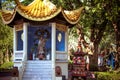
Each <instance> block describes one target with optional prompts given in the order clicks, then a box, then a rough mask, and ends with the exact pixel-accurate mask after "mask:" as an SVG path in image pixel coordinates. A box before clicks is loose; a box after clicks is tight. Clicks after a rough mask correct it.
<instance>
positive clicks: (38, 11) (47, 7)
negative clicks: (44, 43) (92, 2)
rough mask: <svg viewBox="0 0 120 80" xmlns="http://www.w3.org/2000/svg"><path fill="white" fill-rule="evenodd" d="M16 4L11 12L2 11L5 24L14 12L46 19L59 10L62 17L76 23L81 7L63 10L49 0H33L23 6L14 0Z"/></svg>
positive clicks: (31, 18)
mask: <svg viewBox="0 0 120 80" xmlns="http://www.w3.org/2000/svg"><path fill="white" fill-rule="evenodd" d="M15 2H16V4H17V6H16V8H15V9H14V11H12V12H7V11H4V10H3V11H2V19H3V21H4V23H5V24H9V23H10V22H12V20H13V18H14V17H15V14H16V12H18V13H19V14H20V15H21V16H22V17H24V18H26V19H28V20H33V21H46V20H49V19H52V18H54V17H55V16H57V15H58V14H59V13H60V12H62V14H63V16H64V18H65V19H66V20H67V21H68V22H69V23H70V24H76V23H77V22H78V21H79V19H80V14H81V11H82V10H83V7H80V8H79V9H76V10H73V11H67V10H63V9H62V8H61V7H58V8H57V6H56V5H54V4H53V3H51V2H50V1H49V0H34V1H33V2H32V3H31V4H29V5H27V6H24V5H23V4H21V3H20V2H19V0H15Z"/></svg>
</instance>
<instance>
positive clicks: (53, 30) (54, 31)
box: [52, 23, 56, 80]
mask: <svg viewBox="0 0 120 80" xmlns="http://www.w3.org/2000/svg"><path fill="white" fill-rule="evenodd" d="M55 54H56V24H55V23H52V70H53V71H52V80H55V78H56V76H55V59H56V55H55Z"/></svg>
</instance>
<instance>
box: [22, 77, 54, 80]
mask: <svg viewBox="0 0 120 80" xmlns="http://www.w3.org/2000/svg"><path fill="white" fill-rule="evenodd" d="M22 80H52V78H51V77H25V78H23V79H22Z"/></svg>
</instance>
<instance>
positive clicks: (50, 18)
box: [2, 0, 84, 80]
mask: <svg viewBox="0 0 120 80" xmlns="http://www.w3.org/2000/svg"><path fill="white" fill-rule="evenodd" d="M15 3H16V7H15V8H14V9H13V10H12V11H11V10H7V9H2V20H3V22H4V24H7V25H9V26H10V27H12V28H13V34H14V36H13V53H14V56H13V57H14V59H13V62H14V66H16V67H18V70H19V80H56V73H55V68H56V66H59V67H60V68H61V74H60V76H62V75H64V76H65V78H66V79H68V54H67V53H68V28H70V27H72V26H73V25H75V24H76V23H77V22H78V21H79V19H80V15H81V12H82V10H83V9H84V8H83V7H80V8H78V9H76V10H72V11H68V10H64V9H63V8H62V7H61V6H56V5H55V4H53V3H52V2H50V1H49V0H34V1H33V2H32V3H30V4H29V5H27V6H25V5H23V4H22V3H21V2H20V1H19V0H15Z"/></svg>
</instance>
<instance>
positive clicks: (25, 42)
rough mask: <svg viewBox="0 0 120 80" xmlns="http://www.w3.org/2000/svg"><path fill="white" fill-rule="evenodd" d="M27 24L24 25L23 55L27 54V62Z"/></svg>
mask: <svg viewBox="0 0 120 80" xmlns="http://www.w3.org/2000/svg"><path fill="white" fill-rule="evenodd" d="M27 27H28V26H27V23H23V54H26V56H25V57H26V59H25V60H27V38H28V37H27Z"/></svg>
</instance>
